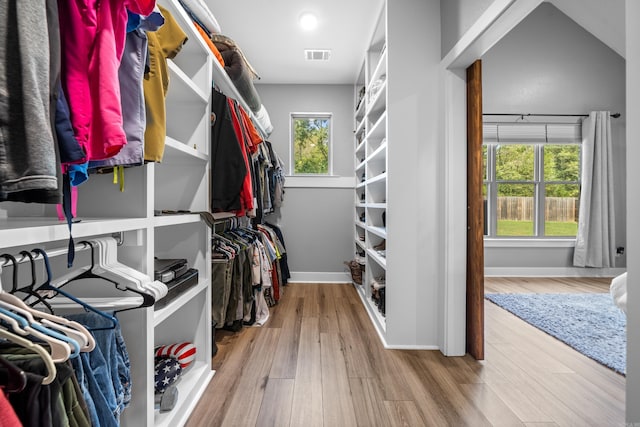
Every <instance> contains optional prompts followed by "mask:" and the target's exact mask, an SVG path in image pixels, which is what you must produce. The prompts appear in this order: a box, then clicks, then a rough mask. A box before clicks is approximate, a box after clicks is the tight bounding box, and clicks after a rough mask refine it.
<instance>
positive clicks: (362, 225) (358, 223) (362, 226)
mask: <svg viewBox="0 0 640 427" xmlns="http://www.w3.org/2000/svg"><path fill="white" fill-rule="evenodd" d="M356 225H357V226H358V227H360V228H367V225H366V224H365V223H364V222H362V221H356Z"/></svg>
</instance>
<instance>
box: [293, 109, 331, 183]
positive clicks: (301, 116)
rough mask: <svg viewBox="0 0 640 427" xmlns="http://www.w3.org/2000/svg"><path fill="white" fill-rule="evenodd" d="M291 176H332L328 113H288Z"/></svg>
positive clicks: (329, 117)
mask: <svg viewBox="0 0 640 427" xmlns="http://www.w3.org/2000/svg"><path fill="white" fill-rule="evenodd" d="M289 170H290V171H291V174H292V175H331V173H332V162H331V114H330V113H293V114H291V155H290V169H289Z"/></svg>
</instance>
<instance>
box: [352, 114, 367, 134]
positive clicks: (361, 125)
mask: <svg viewBox="0 0 640 427" xmlns="http://www.w3.org/2000/svg"><path fill="white" fill-rule="evenodd" d="M359 120H360V122H358V124H357V126H356V131H355V132H354V133H355V134H358V133H360V131H361V130H363V129H364V123H365V122H366V120H365V119H364V118H361V119H359Z"/></svg>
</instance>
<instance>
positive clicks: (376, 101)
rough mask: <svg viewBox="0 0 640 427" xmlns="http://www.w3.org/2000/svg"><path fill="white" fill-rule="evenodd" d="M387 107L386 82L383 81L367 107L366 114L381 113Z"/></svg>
mask: <svg viewBox="0 0 640 427" xmlns="http://www.w3.org/2000/svg"><path fill="white" fill-rule="evenodd" d="M386 106H387V82H386V81H384V82H383V83H382V84H381V86H380V88H379V89H378V92H377V93H376V94H375V95H374V96H373V99H372V100H371V101H370V102H369V105H367V111H368V113H367V114H369V115H370V114H372V113H374V112H376V111H380V112H382V110H384V109H385V108H386Z"/></svg>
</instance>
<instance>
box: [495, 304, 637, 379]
mask: <svg viewBox="0 0 640 427" xmlns="http://www.w3.org/2000/svg"><path fill="white" fill-rule="evenodd" d="M485 298H486V299H488V300H489V301H491V302H493V303H495V304H497V305H499V306H500V307H502V308H504V309H505V310H507V311H510V312H511V313H513V314H515V315H516V316H518V317H519V318H521V319H522V320H524V321H526V322H527V323H530V324H531V325H533V326H535V327H536V328H538V329H541V330H543V331H544V332H546V333H548V334H549V335H551V336H553V337H555V338H557V339H559V340H560V341H562V342H564V343H566V344H567V345H569V346H571V347H573V348H574V349H576V350H578V351H579V352H580V353H582V354H584V355H585V356H587V357H590V358H591V359H593V360H595V361H597V362H599V363H601V364H603V365H605V366H608V367H609V368H611V369H613V370H614V371H616V372H618V373H621V374H623V375H624V374H625V373H626V367H627V354H626V351H627V335H626V325H627V319H626V317H625V315H624V313H623V312H622V311H621V310H620V309H618V307H617V306H616V305H615V304H614V303H613V300H612V298H611V295H609V294H608V293H606V294H485Z"/></svg>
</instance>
